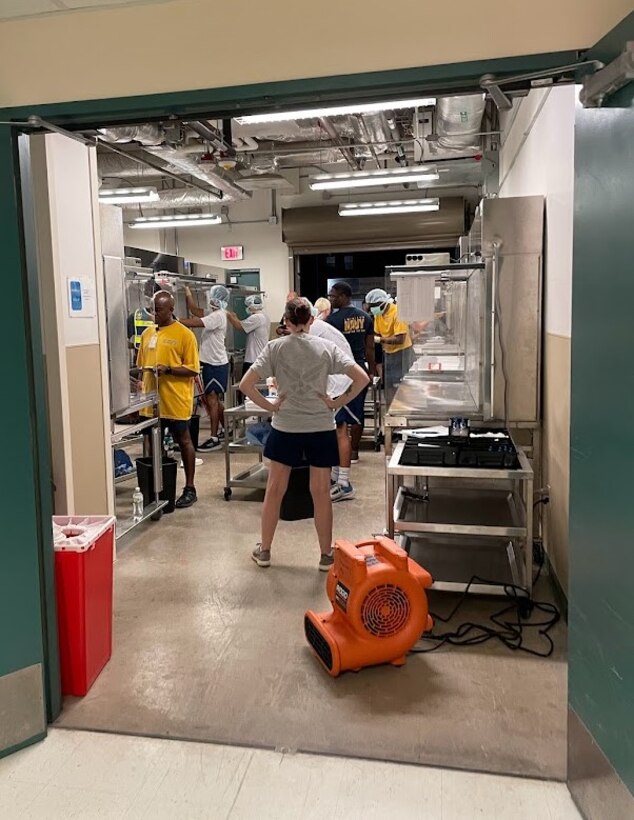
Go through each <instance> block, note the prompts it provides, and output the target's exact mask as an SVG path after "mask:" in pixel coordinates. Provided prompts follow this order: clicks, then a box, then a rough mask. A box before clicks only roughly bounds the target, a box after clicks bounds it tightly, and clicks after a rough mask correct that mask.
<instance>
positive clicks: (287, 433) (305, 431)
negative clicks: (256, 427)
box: [240, 297, 368, 571]
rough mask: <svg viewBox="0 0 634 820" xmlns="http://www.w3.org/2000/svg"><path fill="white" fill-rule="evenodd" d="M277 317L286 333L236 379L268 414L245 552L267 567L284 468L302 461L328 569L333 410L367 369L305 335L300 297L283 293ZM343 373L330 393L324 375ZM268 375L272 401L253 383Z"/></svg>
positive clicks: (306, 306)
mask: <svg viewBox="0 0 634 820" xmlns="http://www.w3.org/2000/svg"><path fill="white" fill-rule="evenodd" d="M284 319H285V323H286V327H287V328H288V330H289V335H288V336H285V337H283V338H279V339H275V340H273V341H272V342H269V343H268V345H267V346H266V347H265V348H264V350H263V351H262V353H261V354H260V355H259V356H258V358H257V360H256V361H255V362H254V363H253V366H252V367H251V369H250V370H249V371H248V372H247V373H246V374H245V375H244V376H243V378H242V381H241V382H240V390H241V392H242V393H244V394H245V395H246V396H247V397H248V398H249V399H251V401H253V402H254V403H255V404H257V405H258V407H261V408H262V409H263V410H267V411H268V412H269V413H271V415H272V416H273V421H272V428H273V429H272V430H271V433H270V435H269V437H268V440H267V442H266V445H265V448H264V455H265V457H266V458H268V459H269V460H270V462H271V464H270V468H269V477H268V482H267V486H266V495H265V498H264V504H263V506H262V540H261V542H260V543H259V544H258V545H257V546H256V548H255V549H254V550H253V552H252V555H251V557H252V558H253V560H254V561H255V563H256V564H257V565H258V566H259V567H268V566H270V565H271V545H272V542H273V536H274V535H275V530H276V528H277V524H278V521H279V517H280V505H281V503H282V499H283V497H284V493H285V492H286V489H287V487H288V481H289V478H290V474H291V469H292V468H293V467H299V466H300V465H302V464H304V463H306V462H307V463H308V464H309V466H310V492H311V495H312V497H313V503H314V507H315V529H316V530H317V536H318V539H319V549H320V552H321V557H320V560H319V569H320V570H323V571H327V570H328V569H329V568H330V567H331V566H332V564H333V562H334V554H333V547H332V501H331V498H330V470H331V468H332V467H336V466H338V464H339V452H338V448H337V434H336V431H335V418H334V412H333V411H337V410H339V409H340V408H341V407H343V406H344V404H347V403H348V402H350V401H351V400H352V399H353V398H354V397H355V396H357V395H358V394H359V393H360V392H361V391H362V390H363V388H364V387H365V386H366V385H367V383H368V375H367V373H366V372H365V370H363V368H361V367H359V366H358V365H357V364H355V362H354V359H352V358H351V357H349V356H347V355H346V354H345V353H343V352H342V351H341V350H340V349H339V348H338V347H337V346H336V345H335V344H333V343H332V342H330V341H328V340H326V339H322V338H320V337H319V336H314V335H312V334H311V333H309V329H310V326H311V324H312V322H313V314H312V309H311V306H310V303H309V302H308V301H307V300H305V299H302V298H299V297H294V298H292V299H289V301H288V302H287V304H286V310H285V311H284ZM342 374H345V375H346V376H348V377H349V378H350V379H351V382H352V383H351V385H350V387H349V388H348V391H347V392H346V393H344V394H343V395H342V396H339V397H338V398H337V399H331V398H329V397H328V395H327V385H328V376H335V375H342ZM270 377H274V378H275V379H276V381H277V385H278V395H279V398H278V399H277V400H273V401H271V400H269V399H267V398H266V397H265V396H263V395H262V394H261V393H260V392H259V391H258V390H257V388H256V385H257V384H258V383H261V382H262V381H265V380H266V379H267V378H270Z"/></svg>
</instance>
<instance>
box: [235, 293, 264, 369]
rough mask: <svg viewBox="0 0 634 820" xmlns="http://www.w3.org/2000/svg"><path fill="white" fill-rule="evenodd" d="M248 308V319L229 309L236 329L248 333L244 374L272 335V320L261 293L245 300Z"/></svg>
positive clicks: (243, 367)
mask: <svg viewBox="0 0 634 820" xmlns="http://www.w3.org/2000/svg"><path fill="white" fill-rule="evenodd" d="M244 306H245V308H246V309H247V314H248V316H247V317H246V319H239V318H238V314H237V313H232V312H231V311H229V310H228V311H227V320H228V321H229V324H231V325H233V327H234V328H235V329H236V330H243V331H244V332H245V333H246V334H247V344H246V350H245V351H244V364H243V366H242V373H241V374H240V376H241V377H242V376H244V374H245V373H246V372H247V370H248V369H249V368H250V367H251V365H252V364H253V362H254V361H255V360H256V359H257V357H258V356H259V355H260V353H261V352H262V351H263V350H264V348H265V347H266V345H267V344H268V341H269V337H270V335H271V322H270V320H269V317H268V316H267V315H266V313H265V312H264V300H263V299H262V296H260V295H259V294H253V295H252V296H247V298H246V299H245V300H244Z"/></svg>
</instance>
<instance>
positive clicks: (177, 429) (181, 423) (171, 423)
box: [143, 419, 190, 439]
mask: <svg viewBox="0 0 634 820" xmlns="http://www.w3.org/2000/svg"><path fill="white" fill-rule="evenodd" d="M189 422H190V419H186V420H185V419H160V420H159V430H160V431H161V439H162V438H163V432H164V430H165V428H166V427H167V429H168V430H169V431H170V433H171V434H172V435H173V436H174V438H176V436H177V435H179V434H180V433H183V432H184V431H185V430H189ZM143 433H144V434H145V435H146V436H151V435H152V427H146V428H145V429H144V430H143Z"/></svg>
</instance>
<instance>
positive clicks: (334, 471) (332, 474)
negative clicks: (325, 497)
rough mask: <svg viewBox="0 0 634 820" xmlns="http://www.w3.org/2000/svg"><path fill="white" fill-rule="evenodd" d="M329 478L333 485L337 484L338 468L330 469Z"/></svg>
mask: <svg viewBox="0 0 634 820" xmlns="http://www.w3.org/2000/svg"><path fill="white" fill-rule="evenodd" d="M330 478H331V480H332V481H334V482H335V483H336V482H337V479H338V478H339V467H331V468H330Z"/></svg>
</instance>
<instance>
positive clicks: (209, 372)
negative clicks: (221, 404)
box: [202, 362, 229, 396]
mask: <svg viewBox="0 0 634 820" xmlns="http://www.w3.org/2000/svg"><path fill="white" fill-rule="evenodd" d="M202 366H203V385H204V386H205V393H218V395H220V396H221V395H223V394H224V393H226V392H227V385H228V384H229V365H228V364H207V363H206V362H203V363H202Z"/></svg>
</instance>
